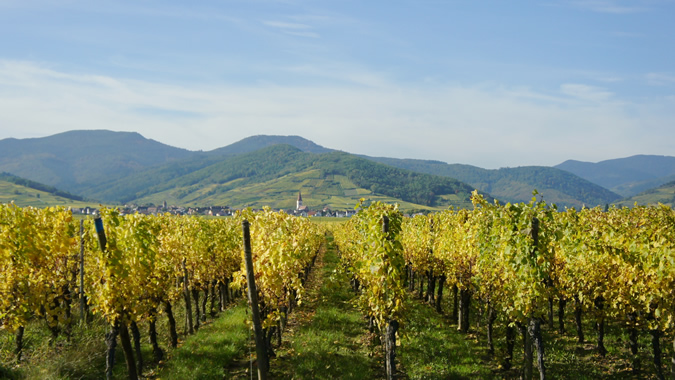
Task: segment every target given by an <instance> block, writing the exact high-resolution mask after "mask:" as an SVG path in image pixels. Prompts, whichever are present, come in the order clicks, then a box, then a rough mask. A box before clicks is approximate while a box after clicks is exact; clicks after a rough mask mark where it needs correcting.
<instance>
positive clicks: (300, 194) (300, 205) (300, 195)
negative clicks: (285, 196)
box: [295, 191, 302, 210]
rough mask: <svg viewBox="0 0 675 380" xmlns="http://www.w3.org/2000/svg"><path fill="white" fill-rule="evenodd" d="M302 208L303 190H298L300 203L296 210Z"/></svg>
mask: <svg viewBox="0 0 675 380" xmlns="http://www.w3.org/2000/svg"><path fill="white" fill-rule="evenodd" d="M301 208H302V192H300V191H298V203H297V206H296V208H295V209H296V210H300V209H301Z"/></svg>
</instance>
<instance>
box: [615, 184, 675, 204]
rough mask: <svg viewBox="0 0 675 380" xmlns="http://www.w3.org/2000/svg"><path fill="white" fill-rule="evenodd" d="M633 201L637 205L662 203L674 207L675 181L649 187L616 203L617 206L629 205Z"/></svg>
mask: <svg viewBox="0 0 675 380" xmlns="http://www.w3.org/2000/svg"><path fill="white" fill-rule="evenodd" d="M635 203H637V204H639V205H655V204H658V203H662V204H665V205H668V206H670V207H675V181H674V182H669V183H667V184H665V185H662V186H660V187H657V188H655V189H650V190H647V191H645V192H642V193H640V194H638V195H634V196H632V197H630V198H626V199H623V200H621V201H620V202H618V203H617V205H619V206H627V207H631V206H633V205H634V204H635Z"/></svg>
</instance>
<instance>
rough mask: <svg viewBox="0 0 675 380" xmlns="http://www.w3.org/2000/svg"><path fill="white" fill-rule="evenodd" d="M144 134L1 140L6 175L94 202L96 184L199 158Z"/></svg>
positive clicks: (1, 167) (0, 154) (70, 134)
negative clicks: (177, 161)
mask: <svg viewBox="0 0 675 380" xmlns="http://www.w3.org/2000/svg"><path fill="white" fill-rule="evenodd" d="M193 154H194V152H190V151H188V150H185V149H179V148H174V147H170V146H168V145H164V144H161V143H159V142H156V141H154V140H149V139H146V138H144V137H143V136H141V135H140V134H138V133H130V132H111V131H102V130H98V131H71V132H65V133H61V134H58V135H53V136H49V137H42V138H34V139H21V140H17V139H4V140H0V171H5V172H9V173H12V174H14V175H18V176H20V177H23V178H27V179H30V180H33V181H36V182H40V183H44V184H47V185H50V186H55V187H58V188H60V189H64V190H66V191H69V192H73V193H79V194H83V195H85V196H90V197H94V196H95V194H92V193H90V192H87V191H86V189H87V188H88V187H90V185H91V184H96V183H105V182H107V181H109V180H110V179H117V178H120V177H124V176H127V175H129V174H132V173H135V172H138V171H141V170H144V169H146V168H148V167H151V166H154V165H159V164H162V163H166V162H170V161H175V160H179V159H183V158H186V157H188V156H191V155H193Z"/></svg>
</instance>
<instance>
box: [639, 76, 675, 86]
mask: <svg viewBox="0 0 675 380" xmlns="http://www.w3.org/2000/svg"><path fill="white" fill-rule="evenodd" d="M645 77H646V78H647V83H648V84H650V85H652V86H670V85H674V84H675V75H672V74H667V73H649V74H647V75H646V76H645Z"/></svg>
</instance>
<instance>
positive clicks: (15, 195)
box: [0, 173, 91, 207]
mask: <svg viewBox="0 0 675 380" xmlns="http://www.w3.org/2000/svg"><path fill="white" fill-rule="evenodd" d="M10 202H14V204H16V205H17V206H20V207H26V206H33V207H49V206H73V207H84V206H85V205H86V202H85V200H84V199H82V198H81V197H78V196H75V195H72V194H69V193H66V192H65V191H61V190H58V189H56V188H54V187H51V186H48V185H44V184H41V183H38V182H34V181H30V180H27V179H25V178H20V177H17V176H14V175H11V174H9V173H0V203H10ZM89 205H91V202H90V203H89Z"/></svg>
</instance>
